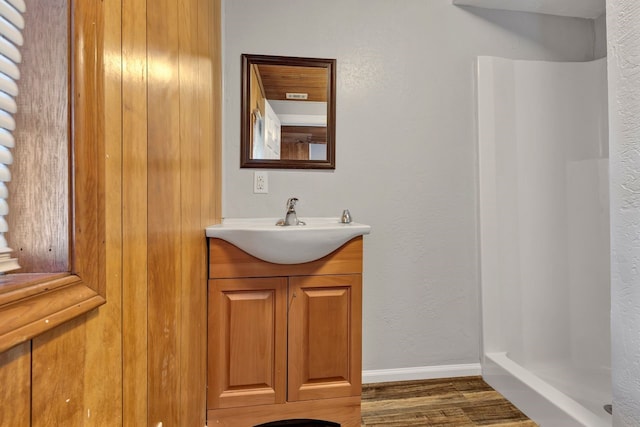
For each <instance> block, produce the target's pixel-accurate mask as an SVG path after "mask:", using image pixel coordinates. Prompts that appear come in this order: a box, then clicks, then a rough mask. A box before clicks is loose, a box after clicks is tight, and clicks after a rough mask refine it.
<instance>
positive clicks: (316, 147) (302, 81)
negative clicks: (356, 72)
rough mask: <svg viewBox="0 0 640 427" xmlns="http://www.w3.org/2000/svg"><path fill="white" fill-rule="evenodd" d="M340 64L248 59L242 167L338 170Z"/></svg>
mask: <svg viewBox="0 0 640 427" xmlns="http://www.w3.org/2000/svg"><path fill="white" fill-rule="evenodd" d="M335 65H336V61H335V59H319V58H299V57H285V56H266V55H249V54H243V55H242V113H241V124H242V128H241V149H240V156H241V159H240V167H243V168H257V167H259V168H278V169H283V168H284V169H286V168H305V169H335Z"/></svg>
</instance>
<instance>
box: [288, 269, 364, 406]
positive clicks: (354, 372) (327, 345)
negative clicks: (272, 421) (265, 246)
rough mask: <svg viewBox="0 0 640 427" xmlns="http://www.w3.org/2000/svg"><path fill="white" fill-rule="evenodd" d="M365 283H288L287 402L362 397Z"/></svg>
mask: <svg viewBox="0 0 640 427" xmlns="http://www.w3.org/2000/svg"><path fill="white" fill-rule="evenodd" d="M361 281H362V279H361V276H360V275H345V276H308V277H293V278H291V279H290V291H289V305H290V308H289V345H288V347H289V384H288V394H289V395H288V400H289V401H297V400H310V399H323V398H331V397H346V396H359V395H360V391H361V385H360V383H361V379H362V373H361V366H362V362H361V346H360V340H361V326H362V325H361V323H362V321H361V314H362V305H361V292H362V291H361V287H362V284H361Z"/></svg>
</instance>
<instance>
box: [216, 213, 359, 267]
mask: <svg viewBox="0 0 640 427" xmlns="http://www.w3.org/2000/svg"><path fill="white" fill-rule="evenodd" d="M300 220H301V221H304V222H305V223H306V225H291V226H287V227H282V226H277V225H275V224H276V222H277V221H278V218H237V219H236V218H227V219H224V220H223V221H222V224H217V225H212V226H209V227H207V228H206V234H207V237H217V238H218V239H222V240H226V241H227V242H229V243H232V244H234V245H235V246H237V247H238V248H240V249H242V250H243V251H245V252H247V253H248V254H250V255H253V256H254V257H256V258H260V259H261V260H264V261H268V262H272V263H275V264H300V263H304V262H310V261H315V260H317V259H319V258H322V257H323V256H325V255H329V254H330V253H331V252H333V251H335V250H336V249H338V248H339V247H340V246H342V245H344V244H345V243H347V242H348V241H349V240H351V239H353V238H354V237H357V236H362V235H364V234H369V233H370V232H371V226H369V225H364V224H358V223H355V222H352V223H350V224H343V223H341V222H340V220H339V219H338V218H300Z"/></svg>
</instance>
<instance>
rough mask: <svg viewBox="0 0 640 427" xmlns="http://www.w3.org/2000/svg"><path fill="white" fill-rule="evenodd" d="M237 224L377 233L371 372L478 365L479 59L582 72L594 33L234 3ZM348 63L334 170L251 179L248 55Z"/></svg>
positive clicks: (448, 11) (227, 114)
mask: <svg viewBox="0 0 640 427" xmlns="http://www.w3.org/2000/svg"><path fill="white" fill-rule="evenodd" d="M223 19H224V41H223V43H224V92H225V93H224V135H225V136H224V170H223V174H224V182H223V184H224V187H223V191H224V195H223V213H224V215H225V216H226V217H250V216H269V217H273V216H279V215H282V214H283V213H284V204H285V201H286V199H287V198H288V197H290V196H297V197H298V198H299V199H300V203H299V205H298V213H299V215H300V216H302V217H304V216H338V215H340V213H341V212H342V210H343V209H345V208H349V209H350V211H351V213H352V215H353V217H354V220H355V221H358V222H363V223H367V224H370V225H372V227H373V231H372V234H371V235H369V236H366V237H365V265H364V268H365V275H364V286H365V289H364V307H363V308H364V319H363V320H364V330H363V345H364V349H363V368H364V369H365V370H377V369H388V368H407V367H408V368H411V367H423V366H432V365H449V364H464V363H477V362H478V361H479V342H480V338H479V333H480V332H479V331H480V315H479V302H478V298H479V295H478V294H479V271H478V269H479V268H478V241H477V234H478V224H477V189H476V187H477V155H476V132H475V129H476V124H475V94H474V81H473V75H474V61H475V58H476V57H477V56H478V55H494V56H505V57H512V58H528V59H544V60H569V61H583V60H590V59H592V57H593V40H594V34H593V32H594V30H593V24H592V23H591V21H588V20H583V19H574V18H561V17H554V16H546V15H535V14H529V13H519V12H501V11H493V10H482V9H465V8H459V7H456V6H453V5H452V4H451V1H450V0H428V1H425V0H403V1H402V2H390V1H388V0H349V1H344V0H323V1H300V0H271V1H268V2H267V1H264V0H226V1H224V16H223ZM241 53H254V54H258V53H259V54H274V55H295V56H310V57H326V58H336V59H337V129H336V140H337V156H336V158H337V160H336V170H335V171H332V172H327V171H324V172H318V171H316V172H309V171H306V172H301V171H270V172H269V191H270V193H269V194H267V195H261V194H253V193H252V177H253V170H250V169H240V168H239V163H240V154H239V140H240V54H241Z"/></svg>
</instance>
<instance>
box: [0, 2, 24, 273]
mask: <svg viewBox="0 0 640 427" xmlns="http://www.w3.org/2000/svg"><path fill="white" fill-rule="evenodd" d="M25 10H26V5H25V3H24V0H0V274H2V273H5V272H7V271H11V270H15V269H17V268H20V265H18V260H17V259H15V258H12V257H11V252H12V250H11V248H9V247H8V245H7V240H6V239H5V236H4V234H5V233H6V232H7V231H9V226H8V224H7V220H6V219H5V217H6V216H7V214H8V213H9V204H8V203H7V197H8V196H9V192H8V190H7V186H6V184H5V183H7V182H9V181H11V172H10V171H9V165H10V164H11V163H12V162H13V157H12V156H11V150H10V149H11V148H13V147H15V141H14V139H13V135H12V133H11V132H13V131H14V130H15V128H16V122H15V119H14V118H13V116H14V114H16V112H17V110H18V107H17V104H16V101H15V97H16V96H18V85H17V83H16V82H17V80H18V79H20V70H19V69H18V64H19V63H20V62H21V60H22V56H21V55H20V49H19V47H20V46H22V42H23V39H22V30H23V29H24V17H23V14H24V12H25Z"/></svg>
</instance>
